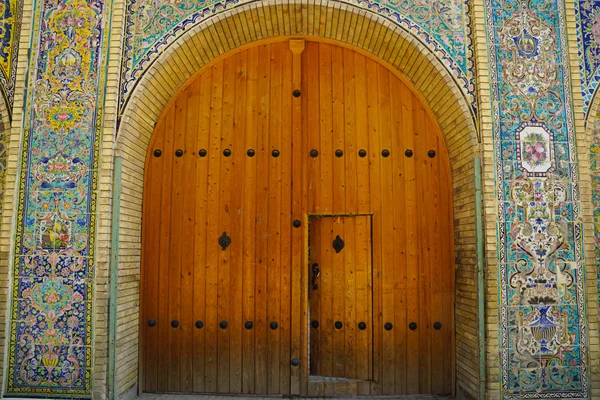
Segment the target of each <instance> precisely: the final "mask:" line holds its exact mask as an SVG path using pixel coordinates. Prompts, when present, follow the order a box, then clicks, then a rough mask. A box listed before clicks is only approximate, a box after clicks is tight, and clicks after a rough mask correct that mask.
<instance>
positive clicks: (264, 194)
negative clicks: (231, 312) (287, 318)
mask: <svg viewBox="0 0 600 400" xmlns="http://www.w3.org/2000/svg"><path fill="white" fill-rule="evenodd" d="M258 54H259V55H258V58H259V60H261V63H260V64H259V71H260V74H259V86H258V87H259V95H258V96H259V99H260V102H259V114H258V117H257V126H256V131H257V139H258V141H257V155H256V158H257V160H256V176H257V185H256V193H257V195H256V270H255V274H256V292H255V299H256V300H255V309H256V316H255V318H256V323H255V328H254V331H255V333H254V334H255V341H254V343H255V351H256V353H255V359H254V365H255V368H256V371H255V373H256V375H255V381H256V388H255V390H256V393H262V394H264V393H267V378H268V374H267V368H268V365H267V363H268V356H267V329H268V321H267V255H268V254H267V235H266V233H265V232H266V230H265V228H266V226H267V223H268V220H267V219H268V213H267V211H268V198H269V181H268V176H269V174H268V171H269V159H270V157H272V156H271V154H270V153H271V152H270V151H269V107H270V98H269V94H270V93H269V92H270V81H271V76H270V63H267V62H265V60H270V57H271V47H270V46H269V45H264V46H260V47H259V49H258Z"/></svg>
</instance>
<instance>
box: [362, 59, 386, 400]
mask: <svg viewBox="0 0 600 400" xmlns="http://www.w3.org/2000/svg"><path fill="white" fill-rule="evenodd" d="M366 66H367V108H368V114H367V115H368V130H367V131H368V133H369V159H370V161H371V164H370V169H369V176H370V182H369V184H370V187H369V191H370V194H371V196H370V203H371V212H372V213H373V214H374V215H373V221H372V231H371V234H372V237H373V245H372V249H373V314H374V332H373V348H374V356H373V377H374V379H375V382H373V383H372V384H371V394H373V395H375V394H376V395H381V394H382V393H383V392H382V389H383V386H382V380H383V375H382V358H383V354H382V350H383V349H382V339H383V324H384V321H383V315H382V302H381V294H382V288H381V263H382V241H383V238H382V236H381V233H382V223H383V219H384V216H383V215H382V210H381V172H380V169H381V167H380V158H381V154H380V152H381V147H380V144H379V141H380V133H379V132H380V126H379V90H378V89H379V85H378V70H379V66H378V64H377V63H375V62H374V61H372V60H369V59H367V61H366Z"/></svg>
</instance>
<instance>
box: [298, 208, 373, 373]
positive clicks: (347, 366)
mask: <svg viewBox="0 0 600 400" xmlns="http://www.w3.org/2000/svg"><path fill="white" fill-rule="evenodd" d="M371 257H372V254H371V216H370V215H367V216H365V215H356V216H355V215H353V216H333V217H316V218H311V219H310V271H309V275H310V277H311V279H310V285H309V290H310V305H309V315H310V333H309V334H310V353H309V360H310V375H311V376H322V377H338V378H346V379H358V380H370V379H371V378H372V373H373V368H372V362H373V340H372V335H373V303H372V297H373V285H372V269H371Z"/></svg>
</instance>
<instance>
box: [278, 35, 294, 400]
mask: <svg viewBox="0 0 600 400" xmlns="http://www.w3.org/2000/svg"><path fill="white" fill-rule="evenodd" d="M292 79H293V60H292V53H291V51H290V49H289V48H288V47H287V46H286V47H285V48H284V49H283V50H282V96H281V104H282V113H281V152H282V154H283V157H282V159H281V262H280V269H281V274H280V294H279V296H280V299H281V301H280V313H281V315H280V317H279V318H280V323H279V329H280V332H279V335H280V348H279V349H280V350H279V351H280V356H279V392H280V393H281V394H283V395H287V394H290V373H291V371H290V369H291V365H290V354H291V347H290V346H291V342H290V341H291V313H292V308H291V279H292V276H291V251H292V248H291V240H292V229H296V230H297V229H299V228H292V221H293V219H294V216H293V215H292V162H293V161H292V157H293V149H292V96H291V95H290V93H292V91H293V83H292Z"/></svg>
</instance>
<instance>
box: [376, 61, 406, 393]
mask: <svg viewBox="0 0 600 400" xmlns="http://www.w3.org/2000/svg"><path fill="white" fill-rule="evenodd" d="M389 75H390V72H389V71H388V70H387V68H385V67H384V66H382V65H379V71H378V85H379V135H380V137H379V140H380V148H381V150H380V154H381V152H383V151H385V150H387V151H389V152H390V155H389V156H388V157H383V155H381V156H380V159H379V160H380V165H381V166H380V173H381V175H380V181H381V214H382V216H385V217H384V218H382V219H381V221H382V224H381V229H382V232H381V236H382V238H386V240H385V243H384V244H383V246H382V254H381V256H382V259H381V283H382V290H383V293H382V304H381V305H382V317H383V323H384V324H387V323H391V324H392V325H394V316H395V315H394V276H395V275H394V273H395V266H396V265H395V259H394V240H389V238H393V237H394V218H393V215H394V190H393V189H394V188H393V183H392V182H393V177H392V172H393V161H392V160H393V159H394V158H396V157H399V156H401V153H398V154H396V150H395V149H394V148H393V146H392V137H391V136H392V127H391V120H392V113H391V109H390V79H389ZM394 334H395V331H394V327H392V330H389V331H388V330H384V331H383V342H382V350H383V359H382V362H383V369H382V372H383V376H382V385H383V394H386V395H387V394H393V393H394V389H395V388H394V378H395V376H394V350H395V346H394Z"/></svg>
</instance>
